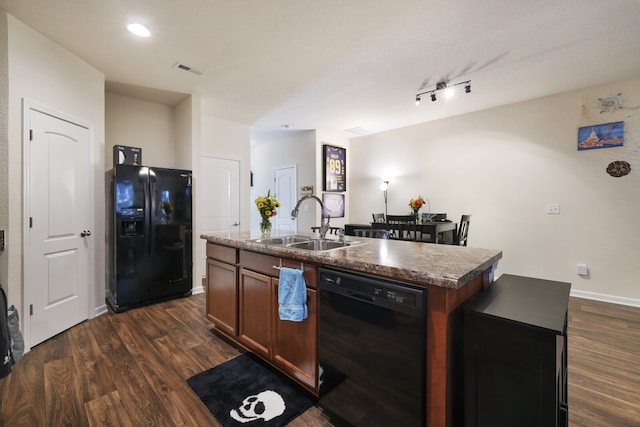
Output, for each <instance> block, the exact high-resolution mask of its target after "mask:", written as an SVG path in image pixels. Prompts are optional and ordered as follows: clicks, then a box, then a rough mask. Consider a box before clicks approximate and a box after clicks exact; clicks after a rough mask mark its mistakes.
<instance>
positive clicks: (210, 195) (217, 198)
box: [196, 156, 240, 277]
mask: <svg viewBox="0 0 640 427" xmlns="http://www.w3.org/2000/svg"><path fill="white" fill-rule="evenodd" d="M200 171H201V177H200V180H199V181H196V186H197V189H196V191H197V197H198V206H200V208H199V212H200V214H199V215H200V217H199V218H198V224H199V229H200V232H199V233H198V234H197V236H199V235H200V234H201V233H205V232H210V231H229V230H233V229H238V227H239V226H240V162H239V161H238V160H229V159H220V158H217V157H209V156H202V159H201V168H200ZM199 240H200V242H201V243H200V254H199V256H198V264H199V265H197V266H196V272H198V271H199V272H200V273H199V274H200V277H204V276H205V275H206V265H207V264H206V256H207V255H206V254H207V252H206V242H205V241H204V240H202V239H199Z"/></svg>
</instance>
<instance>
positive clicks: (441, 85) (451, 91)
mask: <svg viewBox="0 0 640 427" xmlns="http://www.w3.org/2000/svg"><path fill="white" fill-rule="evenodd" d="M460 85H464V92H465V93H471V80H466V81H464V82H460V83H456V84H452V85H450V84H448V83H447V82H444V81H442V82H438V83H436V88H435V89H431V90H427V91H424V92H420V93H418V94H416V105H419V104H420V98H421V97H422V95H426V94H430V95H431V101H432V102H435V101H436V99H437V97H436V92H438V91H439V90H442V91H444V97H445V98H446V99H450V98H452V97H453V96H455V92H456V90H455V87H456V86H460Z"/></svg>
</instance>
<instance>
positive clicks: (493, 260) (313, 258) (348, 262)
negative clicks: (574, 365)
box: [200, 233, 502, 289]
mask: <svg viewBox="0 0 640 427" xmlns="http://www.w3.org/2000/svg"><path fill="white" fill-rule="evenodd" d="M223 234H225V233H220V234H209V233H203V234H201V235H200V238H202V239H204V240H206V241H207V242H210V243H216V244H221V245H225V246H230V247H234V248H238V249H247V250H251V251H255V252H260V253H265V254H269V255H275V256H282V257H285V258H288V259H293V260H296V261H301V262H305V261H306V262H313V263H316V264H320V265H324V266H331V267H338V268H344V269H349V270H352V271H357V272H361V273H366V274H374V275H379V276H383V277H388V278H393V279H397V280H402V281H407V282H411V283H416V284H422V285H425V284H428V285H433V286H439V287H444V288H450V289H459V288H462V287H464V286H465V285H466V284H467V283H469V282H471V281H472V280H473V279H474V278H476V277H477V276H478V275H480V274H483V273H484V272H485V271H487V270H489V269H492V268H494V266H495V265H496V264H497V262H498V261H499V260H500V259H501V258H502V252H501V251H497V250H484V249H483V250H482V251H485V252H486V251H491V252H493V255H492V256H488V257H484V259H483V261H482V262H481V263H479V264H478V265H476V266H475V267H474V268H472V269H470V270H469V271H467V272H466V273H464V274H462V275H454V274H451V275H447V274H433V273H432V272H430V271H427V270H424V269H412V268H410V267H409V268H408V267H397V266H394V265H383V264H380V263H375V262H370V261H365V260H363V259H362V258H359V259H358V260H357V261H354V260H353V259H350V257H349V254H350V252H349V251H354V250H356V249H357V247H353V248H343V249H339V250H333V251H327V252H313V251H308V252H307V251H301V250H296V249H290V248H286V247H282V246H275V245H265V244H261V243H255V242H250V241H247V240H248V239H245V238H240V237H238V236H231V235H226V236H224V235H223ZM358 240H364V238H362V239H361V238H358ZM366 240H367V242H369V244H372V245H373V244H377V243H379V242H377V240H378V239H366ZM402 243H407V242H402ZM438 246H446V245H436V247H438ZM471 250H473V249H472V248H471ZM340 255H342V256H340Z"/></svg>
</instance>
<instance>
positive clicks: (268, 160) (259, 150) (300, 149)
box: [249, 130, 322, 232]
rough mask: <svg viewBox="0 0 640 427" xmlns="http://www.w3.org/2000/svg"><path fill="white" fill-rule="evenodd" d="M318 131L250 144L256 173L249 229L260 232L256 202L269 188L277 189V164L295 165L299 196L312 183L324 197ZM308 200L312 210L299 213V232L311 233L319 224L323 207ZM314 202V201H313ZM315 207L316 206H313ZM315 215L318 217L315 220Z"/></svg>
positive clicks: (252, 169)
mask: <svg viewBox="0 0 640 427" xmlns="http://www.w3.org/2000/svg"><path fill="white" fill-rule="evenodd" d="M315 147H316V132H315V131H312V130H310V131H304V132H296V133H293V134H292V135H291V136H288V137H283V138H279V139H277V140H274V141H271V142H268V143H263V144H257V145H254V146H252V147H251V171H252V172H253V187H251V200H250V202H251V204H250V206H249V210H250V213H251V222H250V227H249V228H250V229H251V230H254V231H257V230H258V229H259V227H258V225H259V224H260V215H259V213H258V209H257V208H256V205H255V203H254V201H255V199H256V198H257V197H258V196H265V195H266V194H267V191H269V190H271V192H272V193H273V192H274V191H275V188H274V184H273V170H274V169H275V168H278V167H288V166H296V173H297V176H296V181H297V187H298V188H297V189H296V194H297V197H298V198H299V197H300V187H302V186H305V185H313V186H314V192H315V194H316V195H317V196H318V197H322V195H321V193H320V192H319V191H318V185H317V182H316V167H315V164H316V149H315ZM276 196H277V195H276ZM305 203H309V206H310V210H309V212H303V211H302V210H300V215H298V221H297V222H298V231H305V232H311V227H312V226H314V225H318V224H319V223H320V219H319V218H320V209H319V208H318V209H315V207H317V206H318V204H317V203H314V202H311V201H309V202H305ZM312 203H313V204H312ZM312 208H313V209H312ZM278 215H285V216H287V217H289V216H290V215H291V212H283V211H280V212H279V213H278ZM316 218H318V219H317V220H316Z"/></svg>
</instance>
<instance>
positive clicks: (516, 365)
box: [464, 274, 571, 427]
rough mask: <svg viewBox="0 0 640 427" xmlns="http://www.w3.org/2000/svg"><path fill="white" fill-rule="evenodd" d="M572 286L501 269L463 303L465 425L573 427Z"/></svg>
mask: <svg viewBox="0 0 640 427" xmlns="http://www.w3.org/2000/svg"><path fill="white" fill-rule="evenodd" d="M570 289H571V285H570V284H569V283H564V282H555V281H549V280H541V279H534V278H530V277H522V276H514V275H509V274H504V275H502V276H501V277H500V278H499V279H498V280H497V281H496V282H495V283H494V284H493V285H491V286H489V287H488V288H486V289H485V290H484V291H483V292H481V293H479V294H478V295H476V296H475V297H474V298H473V299H472V300H471V301H469V302H468V303H467V304H465V306H464V366H465V369H464V385H465V386H464V408H465V426H466V427H485V426H486V427H501V426H504V427H512V426H519V427H553V426H558V427H566V426H568V401H567V307H568V302H569V292H570Z"/></svg>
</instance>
